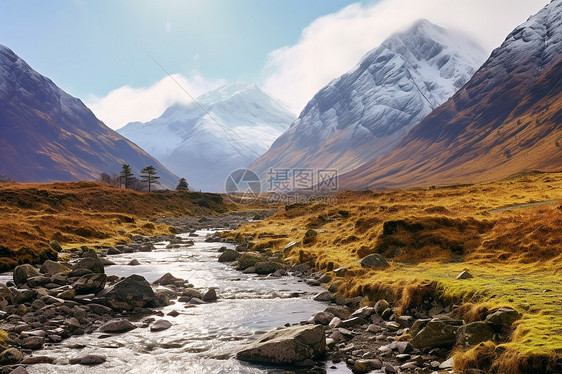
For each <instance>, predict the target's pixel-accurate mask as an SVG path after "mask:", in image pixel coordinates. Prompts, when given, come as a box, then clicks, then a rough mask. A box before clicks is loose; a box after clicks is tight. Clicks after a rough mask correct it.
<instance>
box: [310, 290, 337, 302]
mask: <svg viewBox="0 0 562 374" xmlns="http://www.w3.org/2000/svg"><path fill="white" fill-rule="evenodd" d="M333 297H334V295H333V294H332V293H331V292H330V291H324V292H320V293H319V294H318V295H316V296H314V298H313V300H315V301H332V299H333Z"/></svg>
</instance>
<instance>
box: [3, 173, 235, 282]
mask: <svg viewBox="0 0 562 374" xmlns="http://www.w3.org/2000/svg"><path fill="white" fill-rule="evenodd" d="M0 210H1V211H2V214H1V215H0V271H2V270H7V269H10V268H12V267H14V266H16V265H18V264H21V263H25V262H28V263H36V262H42V261H44V260H45V259H47V258H56V257H57V255H56V252H54V251H53V250H52V249H51V248H50V246H49V243H50V241H51V240H57V241H58V242H59V243H60V244H61V245H62V247H63V248H68V247H73V246H96V245H116V244H123V243H126V242H128V241H130V236H131V235H159V234H170V228H169V227H168V226H166V225H164V224H160V223H155V222H152V220H154V219H155V218H158V217H162V216H182V215H206V214H216V213H217V212H222V211H226V210H227V207H226V206H225V204H224V202H223V200H222V197H221V196H220V195H216V194H205V193H199V192H176V191H166V192H154V193H144V192H135V191H131V190H124V189H120V188H117V187H111V186H107V185H103V184H99V183H94V182H69V183H53V184H20V183H2V184H0Z"/></svg>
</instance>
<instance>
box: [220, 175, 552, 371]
mask: <svg viewBox="0 0 562 374" xmlns="http://www.w3.org/2000/svg"><path fill="white" fill-rule="evenodd" d="M561 191H562V174H561V173H547V174H530V175H525V176H519V177H517V178H513V179H509V180H505V181H501V182H494V183H487V184H481V185H465V186H451V187H443V188H431V189H419V190H405V191H384V192H371V191H365V192H343V193H340V194H338V195H336V198H337V204H335V205H322V204H315V205H306V204H297V205H293V206H287V207H286V208H285V210H283V211H280V212H278V213H276V214H275V215H273V216H271V217H269V218H268V219H266V220H264V221H263V222H257V223H249V224H246V225H244V226H242V227H241V228H240V229H238V230H236V231H235V232H233V233H232V234H230V237H232V238H234V239H236V240H237V241H238V242H239V243H240V244H241V245H242V246H244V247H246V248H254V249H263V248H269V250H270V252H271V253H282V256H283V258H284V259H285V260H286V261H288V262H290V263H291V264H307V265H308V266H310V267H311V268H312V269H314V270H315V271H322V272H324V273H327V274H329V275H330V276H331V277H332V281H331V283H330V284H329V287H332V290H333V291H337V293H336V294H337V295H340V296H341V297H345V298H348V299H353V298H354V297H361V298H362V301H363V303H364V304H365V305H370V306H374V304H375V303H376V302H377V301H378V300H380V299H385V300H387V301H388V302H389V303H390V306H391V310H392V313H393V314H394V315H395V316H397V317H400V316H403V315H404V316H415V313H416V311H417V309H418V308H422V309H423V310H425V309H426V308H425V306H426V305H424V303H425V302H426V301H427V300H429V302H430V303H433V302H434V301H435V302H436V303H437V304H436V305H434V306H432V307H436V308H442V309H443V310H447V312H448V313H449V317H450V318H453V319H454V320H463V321H465V322H466V323H467V324H469V323H481V324H482V323H483V324H486V319H487V318H488V316H489V315H491V314H493V313H494V311H496V310H499V309H500V308H501V307H508V308H512V309H514V310H515V311H516V312H517V313H520V314H521V316H522V317H521V318H520V319H518V320H517V321H515V322H514V324H513V326H512V331H511V332H510V333H509V334H508V336H509V338H505V339H504V338H503V337H500V336H496V335H492V336H491V337H489V338H486V339H484V340H481V341H478V342H476V341H471V343H470V344H462V345H459V344H457V342H456V341H454V342H453V341H450V342H448V343H447V344H446V347H447V349H448V354H449V355H451V356H454V367H455V369H456V370H459V371H466V370H469V371H470V370H476V371H475V372H478V370H483V371H484V372H497V373H525V372H529V373H534V372H541V373H543V372H552V373H555V372H557V370H559V369H560V363H561V359H562V356H561V355H562V340H561V338H560V336H561V335H560V334H559V333H558V332H559V331H560V329H561V328H562V314H561V309H560V305H559V302H558V301H557V300H559V298H560V295H561V294H562V289H561V288H560V284H559V279H560V274H561V273H562V252H561V250H560V243H562V237H561V231H560V227H562V208H561V207H560V206H559V205H560V203H549V204H544V205H540V204H536V203H538V202H542V201H553V200H554V201H560V200H562V192H561ZM503 207H509V209H503ZM512 207H520V208H519V209H512ZM375 253H376V254H379V255H382V256H383V257H385V258H386V260H387V261H388V262H389V265H390V266H384V267H381V268H370V267H365V266H363V265H362V264H361V263H360V260H361V259H363V258H364V257H366V256H368V255H370V254H375ZM464 270H468V273H469V274H470V276H464V277H461V278H464V279H457V276H458V275H460V274H461V273H462V272H463V271H464ZM430 309H431V308H430ZM427 313H428V311H427V310H425V311H422V314H426V315H427ZM457 327H458V326H457ZM454 330H455V331H456V330H457V329H456V328H455V329H454ZM375 336H376V334H375ZM402 339H405V340H406V341H412V340H413V339H415V336H414V335H412V334H411V333H410V332H408V333H406V334H404V336H403V337H402ZM374 357H378V356H377V354H375V355H374Z"/></svg>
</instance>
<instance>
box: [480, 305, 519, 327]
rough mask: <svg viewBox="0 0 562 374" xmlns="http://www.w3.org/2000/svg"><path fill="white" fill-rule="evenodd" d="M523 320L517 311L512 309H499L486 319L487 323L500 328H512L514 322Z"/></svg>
mask: <svg viewBox="0 0 562 374" xmlns="http://www.w3.org/2000/svg"><path fill="white" fill-rule="evenodd" d="M519 318H521V314H519V313H518V312H517V311H516V310H514V309H511V308H499V309H498V310H496V311H495V312H493V313H492V314H489V315H488V316H487V317H486V321H487V322H490V323H493V324H494V325H499V326H511V325H512V324H513V322H515V321H517V320H518V319H519Z"/></svg>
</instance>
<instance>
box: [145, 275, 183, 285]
mask: <svg viewBox="0 0 562 374" xmlns="http://www.w3.org/2000/svg"><path fill="white" fill-rule="evenodd" d="M178 282H185V280H183V279H181V278H176V277H174V276H173V275H172V274H171V273H166V274H164V275H162V276H161V277H160V278H158V279H157V280H155V281H154V282H152V284H159V285H161V286H168V285H171V284H177V283H178Z"/></svg>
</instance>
